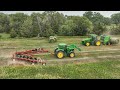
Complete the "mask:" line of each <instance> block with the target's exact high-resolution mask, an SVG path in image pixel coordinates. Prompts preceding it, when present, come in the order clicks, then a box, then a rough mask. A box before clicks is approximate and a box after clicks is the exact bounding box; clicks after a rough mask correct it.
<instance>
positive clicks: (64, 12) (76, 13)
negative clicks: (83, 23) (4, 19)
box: [0, 11, 120, 17]
mask: <svg viewBox="0 0 120 90" xmlns="http://www.w3.org/2000/svg"><path fill="white" fill-rule="evenodd" d="M16 12H23V13H25V14H28V15H30V14H31V13H32V12H40V13H42V12H44V11H0V13H5V14H11V13H12V14H14V13H16ZM58 12H60V13H63V14H64V15H79V16H82V15H83V13H85V12H86V11H58ZM93 12H100V13H101V14H102V15H103V16H105V17H110V16H111V15H112V14H114V13H120V11H93Z"/></svg>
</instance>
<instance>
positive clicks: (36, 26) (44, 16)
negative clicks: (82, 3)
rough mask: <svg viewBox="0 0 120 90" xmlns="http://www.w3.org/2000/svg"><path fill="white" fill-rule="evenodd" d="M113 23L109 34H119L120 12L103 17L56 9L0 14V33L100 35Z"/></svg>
mask: <svg viewBox="0 0 120 90" xmlns="http://www.w3.org/2000/svg"><path fill="white" fill-rule="evenodd" d="M111 24H115V26H113V27H112V28H110V29H111V33H112V34H120V25H119V24H120V13H116V14H113V15H111V17H110V18H109V17H104V16H103V15H101V14H100V13H98V12H92V11H87V12H85V13H84V14H83V16H67V15H63V14H62V13H59V12H57V11H45V12H43V13H32V14H31V15H27V14H24V13H16V14H4V13H0V33H9V34H10V36H11V37H12V38H15V37H26V38H31V37H49V36H51V35H66V36H80V35H81V36H83V35H87V34H89V33H95V34H97V35H100V34H102V33H104V32H105V31H107V30H108V29H107V26H110V25H111Z"/></svg>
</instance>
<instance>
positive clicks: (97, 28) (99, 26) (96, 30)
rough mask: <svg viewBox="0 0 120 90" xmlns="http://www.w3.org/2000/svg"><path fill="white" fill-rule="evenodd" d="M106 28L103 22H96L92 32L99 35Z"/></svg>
mask: <svg viewBox="0 0 120 90" xmlns="http://www.w3.org/2000/svg"><path fill="white" fill-rule="evenodd" d="M106 30H107V28H106V26H104V24H103V23H96V24H95V25H94V28H93V32H92V33H94V34H97V35H101V34H102V33H103V32H105V31H106Z"/></svg>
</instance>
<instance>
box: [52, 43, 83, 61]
mask: <svg viewBox="0 0 120 90" xmlns="http://www.w3.org/2000/svg"><path fill="white" fill-rule="evenodd" d="M75 48H76V49H78V50H79V51H81V49H80V48H78V47H77V46H76V45H74V44H71V45H67V44H65V43H60V44H59V45H58V47H57V48H56V49H55V50H54V53H55V56H56V57H57V58H59V59H61V58H63V57H65V56H68V57H71V58H73V57H75V52H74V49H75Z"/></svg>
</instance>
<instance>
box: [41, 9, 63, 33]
mask: <svg viewBox="0 0 120 90" xmlns="http://www.w3.org/2000/svg"><path fill="white" fill-rule="evenodd" d="M43 15H44V17H46V16H47V17H48V21H49V23H50V26H51V29H52V30H53V31H54V33H55V34H58V31H59V28H60V26H61V25H63V24H64V22H65V17H64V15H63V14H62V13H59V12H55V11H46V12H44V13H43Z"/></svg>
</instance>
